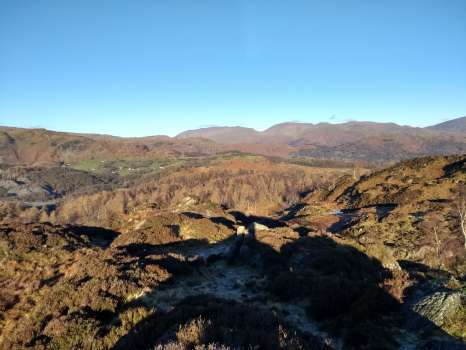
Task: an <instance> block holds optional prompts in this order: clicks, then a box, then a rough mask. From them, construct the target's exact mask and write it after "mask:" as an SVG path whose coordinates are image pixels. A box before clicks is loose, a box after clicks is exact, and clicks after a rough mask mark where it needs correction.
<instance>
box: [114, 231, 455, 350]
mask: <svg viewBox="0 0 466 350" xmlns="http://www.w3.org/2000/svg"><path fill="white" fill-rule="evenodd" d="M269 234H273V232H269ZM238 241H239V242H240V243H239V246H237V247H236V248H237V249H235V250H233V251H234V255H232V256H230V260H229V265H225V269H228V268H233V267H235V266H243V265H247V266H249V267H251V268H253V269H257V271H258V274H259V275H263V276H264V277H265V280H264V283H260V281H256V282H252V283H251V281H249V282H248V283H247V287H248V288H250V289H251V290H255V291H258V292H259V295H260V296H261V297H257V298H248V297H247V293H245V294H244V298H243V299H241V298H239V299H233V300H232V299H231V298H229V297H228V296H224V297H222V296H218V295H209V294H208V293H207V295H206V294H199V295H189V293H188V296H187V297H186V298H184V299H182V300H176V299H174V300H173V305H172V306H171V307H169V308H167V309H166V310H162V309H158V310H156V311H155V312H154V313H152V314H150V315H149V316H147V317H146V318H144V319H142V320H141V321H140V322H138V323H137V324H136V325H135V326H134V327H132V328H131V329H130V330H129V331H128V332H127V334H125V335H124V336H122V337H121V338H120V339H119V340H118V341H117V342H116V343H115V345H114V346H113V348H112V349H113V350H117V349H127V348H138V349H154V348H155V347H157V346H163V345H164V344H165V345H166V344H169V343H172V344H173V343H174V344H175V345H176V347H175V348H176V349H185V348H186V349H190V348H194V346H196V345H203V344H204V345H206V344H222V345H225V346H229V347H232V348H238V347H239V348H249V347H254V348H257V349H298V348H299V349H301V348H303V349H325V348H326V349H331V348H341V344H340V346H339V345H338V344H339V343H338V341H330V340H329V341H328V342H326V340H325V339H322V338H320V339H319V338H318V337H316V336H314V335H313V334H312V332H307V330H308V329H311V328H312V327H309V328H306V327H301V329H299V327H295V326H296V325H295V324H293V322H289V319H291V318H290V317H287V316H290V315H286V312H279V310H278V309H277V308H276V306H275V305H278V304H279V303H289V305H303V306H304V307H305V309H306V312H307V316H308V320H307V321H305V322H308V323H309V324H312V323H313V322H314V321H317V322H318V323H319V328H321V329H323V330H325V331H326V332H328V333H329V334H330V335H331V337H332V338H333V339H342V340H343V344H344V347H343V348H344V349H397V348H400V346H401V345H403V346H405V345H406V344H405V342H409V341H412V342H414V344H415V345H414V344H411V345H413V346H412V347H411V348H413V349H434V348H442V349H443V348H446V347H445V346H448V348H449V349H450V348H451V349H462V348H464V345H463V344H462V343H460V342H458V341H457V340H456V339H454V338H453V337H451V336H449V335H448V334H446V333H445V332H444V331H442V330H441V329H440V328H439V327H437V326H435V325H434V324H432V322H430V321H429V320H427V319H424V320H423V322H424V326H428V328H429V334H423V336H425V337H430V338H425V339H423V340H422V341H421V340H420V339H415V340H412V337H414V338H415V334H411V333H412V330H409V329H407V328H406V324H407V321H408V320H410V319H419V318H422V317H421V316H419V315H417V314H416V313H415V312H412V311H409V310H408V311H406V310H404V311H403V313H402V312H401V308H400V306H401V304H400V302H399V301H398V300H397V299H395V298H394V297H393V296H392V295H391V294H390V293H389V292H388V288H387V285H386V282H387V281H389V280H390V279H392V278H394V276H392V273H391V272H390V271H388V270H387V269H385V268H383V267H382V265H381V263H380V262H379V261H377V260H376V259H374V258H370V257H368V256H367V255H365V254H363V253H361V252H359V251H358V250H356V249H354V248H352V247H349V246H344V245H340V244H337V243H336V242H335V241H333V240H331V239H330V238H327V237H302V238H299V239H296V240H292V241H291V242H288V243H284V244H282V243H280V242H278V240H277V242H275V241H272V242H270V241H269V242H267V243H264V241H262V240H261V235H260V232H259V234H258V235H256V237H246V238H244V239H243V238H242V237H238ZM184 244H186V243H183V242H179V243H174V244H173V245H171V246H167V245H165V246H164V249H169V250H170V249H172V248H173V251H174V252H175V251H176V252H179V247H180V246H182V245H184ZM189 244H195V245H196V244H200V245H201V246H202V245H205V244H206V243H205V242H202V241H201V242H197V243H196V242H190V243H189ZM221 244H225V242H221V243H218V244H217V245H221ZM206 246H207V245H206ZM124 249H125V250H126V252H127V253H128V254H132V255H133V256H134V257H136V258H137V263H138V264H148V263H149V264H150V263H157V264H162V265H164V266H165V268H167V269H169V270H170V271H171V272H173V275H172V277H171V278H170V279H169V280H167V281H165V282H163V283H162V284H161V285H160V286H158V288H157V290H155V291H153V292H151V293H154V295H156V294H157V293H158V290H159V289H164V288H168V289H170V288H174V286H176V284H177V283H178V281H177V279H178V278H179V277H178V276H180V275H181V274H186V273H188V274H189V273H193V272H200V271H201V270H202V269H203V268H205V266H206V264H207V265H209V263H205V262H204V261H201V260H195V261H193V260H190V259H184V261H183V260H177V262H176V264H174V265H172V266H171V267H170V266H169V265H170V264H173V260H171V261H167V260H161V261H153V260H151V259H148V255H150V254H148V253H149V252H150V253H153V252H157V251H158V250H159V249H160V247H157V246H149V247H148V246H143V245H139V246H137V247H126V248H124ZM165 253H167V251H165ZM167 263H168V264H169V265H166V264H167ZM218 263H219V261H218V260H215V262H213V264H218ZM174 266H176V267H174ZM225 273H226V271H225ZM200 275H202V274H200ZM209 283H212V284H215V283H217V281H216V280H215V279H214V280H211V281H209ZM193 287H194V286H193ZM145 303H146V300H145V298H144V296H142V297H140V298H138V299H136V300H134V301H132V303H131V305H128V307H133V306H136V305H138V306H140V305H144V304H145ZM154 306H155V308H156V309H157V305H154ZM406 334H410V335H412V337H411V338H410V339H411V340H407V338H406ZM328 344H332V346H330V345H328Z"/></svg>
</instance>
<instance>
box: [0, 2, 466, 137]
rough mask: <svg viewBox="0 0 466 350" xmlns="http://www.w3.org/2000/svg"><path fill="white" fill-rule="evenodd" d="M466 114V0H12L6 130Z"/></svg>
mask: <svg viewBox="0 0 466 350" xmlns="http://www.w3.org/2000/svg"><path fill="white" fill-rule="evenodd" d="M463 115H466V1H465V0H387V1H383V0H378V1H374V0H365V1H363V0H340V1H338V0H325V1H324V0H320V1H312V0H307V1H306V0H302V1H301V0H288V1H284V0H228V1H227V0H138V1H134V0H126V1H123V0H56V1H51V0H29V1H28V0H0V125H11V126H20V127H44V128H49V129H54V130H65V131H76V132H97V133H108V134H115V135H123V136H143V135H154V134H168V135H175V134H176V133H178V132H180V131H182V130H186V129H192V128H197V127H200V126H206V125H241V126H248V127H254V128H257V129H265V128H267V127H269V126H271V125H272V124H275V123H279V122H283V121H292V120H295V121H303V122H325V121H327V122H342V121H345V120H350V119H351V120H372V121H393V122H397V123H400V124H408V125H416V126H425V125H430V124H434V123H437V122H441V121H444V120H446V119H451V118H455V117H460V116H463Z"/></svg>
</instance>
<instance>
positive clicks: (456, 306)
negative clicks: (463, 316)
mask: <svg viewBox="0 0 466 350" xmlns="http://www.w3.org/2000/svg"><path fill="white" fill-rule="evenodd" d="M463 307H464V305H463V301H462V293H461V292H449V291H441V292H435V293H433V294H431V295H428V296H426V297H424V298H422V299H420V300H419V301H418V302H416V303H415V304H414V305H413V306H412V309H413V311H415V312H416V313H417V314H419V315H421V316H423V317H425V318H426V319H428V320H430V321H431V322H432V323H434V324H435V325H436V326H438V327H442V326H443V324H444V323H445V321H447V320H448V319H450V318H452V317H454V316H455V314H456V313H457V312H459V311H460V310H461V308H463Z"/></svg>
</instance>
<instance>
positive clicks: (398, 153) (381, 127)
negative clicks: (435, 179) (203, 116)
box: [177, 117, 466, 163]
mask: <svg viewBox="0 0 466 350" xmlns="http://www.w3.org/2000/svg"><path fill="white" fill-rule="evenodd" d="M191 137H201V138H207V139H210V140H212V141H215V142H217V143H220V144H228V145H236V146H237V147H240V145H241V146H242V147H243V148H244V147H245V145H248V146H249V148H250V149H251V150H253V149H254V145H255V146H256V147H257V150H258V151H259V152H260V149H261V148H263V146H264V145H283V146H286V147H287V148H286V149H287V150H288V151H289V155H290V156H303V157H313V158H328V159H338V160H364V161H370V162H380V163H382V162H387V161H391V160H401V159H407V158H412V157H416V156H422V155H433V154H451V153H464V152H466V147H465V146H466V117H462V118H458V119H454V120H450V121H448V122H444V123H441V124H438V125H434V126H430V127H427V128H416V127H411V126H400V125H397V124H394V123H374V122H348V123H342V124H330V123H319V124H308V123H282V124H277V125H274V126H272V127H270V128H268V129H267V130H265V131H262V132H259V131H256V130H254V129H250V128H242V127H213V128H202V129H197V130H189V131H185V132H182V133H181V134H179V135H178V136H177V138H178V139H186V138H191Z"/></svg>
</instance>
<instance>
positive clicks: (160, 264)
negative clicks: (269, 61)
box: [0, 154, 466, 349]
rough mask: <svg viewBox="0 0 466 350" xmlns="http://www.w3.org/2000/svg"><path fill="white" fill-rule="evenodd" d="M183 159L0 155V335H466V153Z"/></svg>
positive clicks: (192, 343)
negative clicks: (21, 163) (47, 159)
mask: <svg viewBox="0 0 466 350" xmlns="http://www.w3.org/2000/svg"><path fill="white" fill-rule="evenodd" d="M191 161H192V160H190V161H188V160H186V159H185V160H184V163H183V164H176V165H173V167H170V166H168V167H167V168H166V169H162V171H160V168H158V169H156V167H157V166H159V167H160V165H158V164H161V163H158V162H159V161H150V162H142V163H137V164H139V166H141V167H142V168H144V169H145V170H144V171H142V170H141V171H139V172H140V174H139V172H138V174H130V173H129V172H128V173H127V174H126V173H118V174H112V171H115V168H119V167H120V166H122V164H124V165H125V166H128V167H131V168H132V167H134V168H136V164H134V163H131V164H132V165H131V166H129V163H125V162H126V161H109V162H108V163H107V162H106V161H104V162H103V163H102V162H101V161H99V162H98V163H92V162H90V163H86V162H85V163H75V165H72V166H70V167H67V166H66V167H59V168H56V167H53V168H47V167H45V168H36V167H35V168H26V169H25V168H14V169H13V168H5V169H4V170H3V171H4V172H3V173H2V176H3V177H2V181H5V183H4V186H10V187H8V188H9V190H8V191H10V193H13V192H14V191H15V192H14V193H15V195H7V194H5V196H4V197H3V201H2V217H1V218H2V222H3V224H2V225H1V226H0V261H1V268H0V288H1V290H2V293H1V294H0V330H1V331H0V348H5V349H9V348H12V349H13V348H14V349H21V348H33V349H132V348H137V349H237V348H244V349H249V348H258V349H399V348H404V349H405V348H412V349H435V348H448V349H462V348H464V347H465V345H464V344H465V341H466V327H465V325H466V318H465V316H466V278H465V273H466V251H465V248H464V244H465V243H464V242H465V237H464V236H463V234H462V231H461V215H460V212H459V211H458V209H459V208H460V205H459V203H461V198H462V189H463V188H464V186H466V156H452V157H433V158H422V159H417V160H412V161H406V162H402V163H400V164H397V165H395V166H393V167H391V168H387V169H381V170H377V171H373V172H371V173H368V172H367V170H366V169H363V168H360V167H358V168H357V171H355V169H356V167H353V168H346V167H343V168H342V167H337V166H333V167H328V168H322V167H315V164H314V165H313V166H309V164H307V165H306V164H291V163H290V162H288V161H286V162H285V161H282V160H278V159H275V160H273V159H267V158H263V157H258V156H252V155H238V154H230V155H225V154H224V155H221V156H215V157H208V158H206V159H202V158H201V159H197V160H196V161H195V163H189V164H187V162H191ZM164 164H165V163H164ZM164 166H167V164H165V165H164ZM73 168H74V169H73ZM92 169H96V170H92ZM154 169H155V170H154ZM146 170H147V171H146ZM153 170H154V171H153ZM57 173H60V174H66V176H68V181H65V183H61V182H60V181H59V180H58V177H57V176H53V175H52V174H55V175H56V174H57ZM8 181H13V182H15V183H16V185H15V186H16V187H14V186H13V184H12V183H11V182H8ZM19 182H22V183H19ZM45 183H47V184H48V185H49V187H47V188H46V190H44V188H43V186H38V187H34V186H35V185H37V184H45ZM11 191H13V192H11ZM51 199H53V200H55V201H56V202H54V203H55V204H54V207H50V206H44V205H42V206H40V205H35V206H32V205H29V206H27V205H26V204H25V203H30V202H31V201H36V202H37V201H39V200H41V201H49V200H51ZM420 330H421V331H420Z"/></svg>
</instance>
